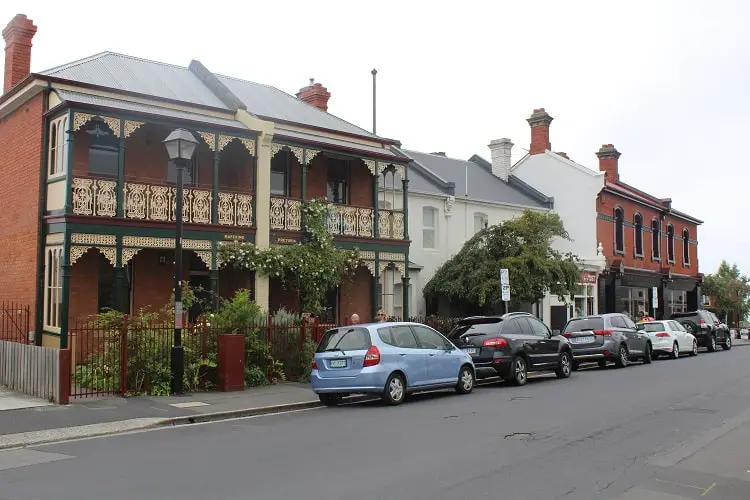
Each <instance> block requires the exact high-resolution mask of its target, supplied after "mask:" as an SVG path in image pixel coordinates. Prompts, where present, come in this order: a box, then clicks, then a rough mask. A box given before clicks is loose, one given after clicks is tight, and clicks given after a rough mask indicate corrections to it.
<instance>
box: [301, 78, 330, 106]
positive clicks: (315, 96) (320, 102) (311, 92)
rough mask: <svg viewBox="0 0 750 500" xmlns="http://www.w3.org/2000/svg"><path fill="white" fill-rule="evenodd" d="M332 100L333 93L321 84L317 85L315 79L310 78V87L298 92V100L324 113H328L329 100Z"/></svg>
mask: <svg viewBox="0 0 750 500" xmlns="http://www.w3.org/2000/svg"><path fill="white" fill-rule="evenodd" d="M330 98H331V93H330V92H328V89H327V88H325V87H324V86H322V85H321V84H319V83H315V79H314V78H310V85H308V86H307V87H304V88H302V89H300V91H299V92H297V99H299V100H300V101H304V102H306V103H307V104H312V105H313V106H315V107H316V108H318V109H320V110H322V111H328V99H330Z"/></svg>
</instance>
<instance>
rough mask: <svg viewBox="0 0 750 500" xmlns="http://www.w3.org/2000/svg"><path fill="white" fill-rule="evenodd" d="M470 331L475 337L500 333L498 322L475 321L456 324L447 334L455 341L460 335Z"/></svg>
mask: <svg viewBox="0 0 750 500" xmlns="http://www.w3.org/2000/svg"><path fill="white" fill-rule="evenodd" d="M467 333H471V334H472V335H474V336H477V337H484V336H488V335H497V334H498V333H500V323H499V322H492V323H477V324H474V325H471V324H469V325H458V326H456V327H455V328H453V330H452V331H451V332H450V333H449V334H448V338H449V339H451V340H454V341H457V340H459V339H460V338H461V336H462V335H464V334H467Z"/></svg>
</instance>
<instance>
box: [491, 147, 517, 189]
mask: <svg viewBox="0 0 750 500" xmlns="http://www.w3.org/2000/svg"><path fill="white" fill-rule="evenodd" d="M489 148H490V155H491V157H492V174H493V175H495V176H497V177H499V178H501V179H502V180H504V181H506V182H507V181H508V177H509V176H510V167H511V161H510V152H511V150H512V149H513V143H512V142H510V139H495V140H494V141H491V142H490V145H489Z"/></svg>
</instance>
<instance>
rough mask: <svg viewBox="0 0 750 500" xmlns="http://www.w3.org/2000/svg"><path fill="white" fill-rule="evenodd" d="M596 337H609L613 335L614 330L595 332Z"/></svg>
mask: <svg viewBox="0 0 750 500" xmlns="http://www.w3.org/2000/svg"><path fill="white" fill-rule="evenodd" d="M594 335H601V336H602V337H609V336H611V335H612V330H594Z"/></svg>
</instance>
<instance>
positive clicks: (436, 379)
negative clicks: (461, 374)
mask: <svg viewBox="0 0 750 500" xmlns="http://www.w3.org/2000/svg"><path fill="white" fill-rule="evenodd" d="M411 328H412V330H413V331H414V335H416V337H417V341H419V347H420V348H422V349H424V350H425V351H426V352H427V383H428V384H447V383H452V382H456V381H457V380H458V368H459V362H460V360H459V358H458V356H456V355H455V353H453V352H451V351H452V350H451V351H449V350H447V349H446V348H445V347H446V345H447V341H446V340H445V339H444V338H443V337H442V336H441V335H440V334H439V333H438V332H436V331H435V330H433V329H432V328H429V327H426V326H422V325H412V327H411Z"/></svg>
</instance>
